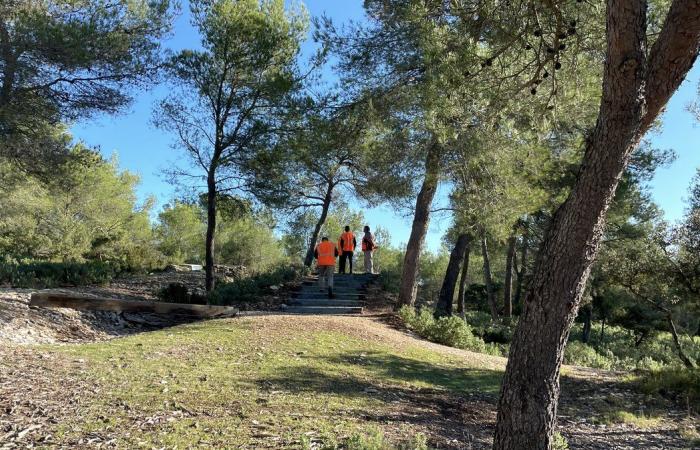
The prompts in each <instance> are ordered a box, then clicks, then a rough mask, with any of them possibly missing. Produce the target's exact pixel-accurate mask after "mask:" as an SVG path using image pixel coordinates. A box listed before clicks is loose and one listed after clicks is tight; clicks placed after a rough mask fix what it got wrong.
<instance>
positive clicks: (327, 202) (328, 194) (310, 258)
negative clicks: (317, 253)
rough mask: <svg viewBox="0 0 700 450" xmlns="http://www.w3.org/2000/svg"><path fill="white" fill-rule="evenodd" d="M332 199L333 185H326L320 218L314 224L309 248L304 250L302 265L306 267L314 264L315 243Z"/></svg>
mask: <svg viewBox="0 0 700 450" xmlns="http://www.w3.org/2000/svg"><path fill="white" fill-rule="evenodd" d="M332 198H333V184H332V183H328V190H327V191H326V195H325V197H324V198H323V206H321V216H320V217H319V218H318V222H316V226H315V227H314V231H313V234H312V235H311V242H310V243H309V248H308V249H307V250H306V257H305V258H304V265H305V266H306V267H311V263H313V262H314V250H315V249H316V242H318V234H319V233H320V232H321V227H322V226H323V224H324V223H326V218H327V217H328V209H330V206H331V199H332Z"/></svg>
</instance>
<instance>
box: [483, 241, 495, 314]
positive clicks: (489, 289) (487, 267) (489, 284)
mask: <svg viewBox="0 0 700 450" xmlns="http://www.w3.org/2000/svg"><path fill="white" fill-rule="evenodd" d="M481 256H482V257H483V258H484V284H485V285H486V294H487V296H488V301H489V308H490V309H491V319H493V320H496V319H498V307H497V306H496V292H494V290H493V277H492V276H491V260H490V258H489V249H488V247H487V245H486V236H481Z"/></svg>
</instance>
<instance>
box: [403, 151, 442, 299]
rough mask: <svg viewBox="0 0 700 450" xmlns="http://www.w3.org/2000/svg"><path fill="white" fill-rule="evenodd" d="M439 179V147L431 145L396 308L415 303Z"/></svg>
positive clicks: (407, 247) (417, 200) (405, 257)
mask: <svg viewBox="0 0 700 450" xmlns="http://www.w3.org/2000/svg"><path fill="white" fill-rule="evenodd" d="M439 178H440V147H439V146H438V144H432V145H431V146H430V148H429V149H428V155H427V156H426V159H425V179H424V180H423V185H422V186H421V189H420V192H419V193H418V198H417V199H416V212H415V214H414V216H413V225H412V226H411V236H410V238H409V239H408V245H407V246H406V254H405V255H404V259H403V270H402V272H401V284H400V286H399V299H398V306H402V305H409V306H413V304H414V303H415V302H416V290H417V280H418V263H419V260H420V252H421V249H422V247H423V241H425V235H426V233H427V232H428V222H429V220H430V205H431V204H432V203H433V197H434V196H435V191H436V190H437V186H438V179H439Z"/></svg>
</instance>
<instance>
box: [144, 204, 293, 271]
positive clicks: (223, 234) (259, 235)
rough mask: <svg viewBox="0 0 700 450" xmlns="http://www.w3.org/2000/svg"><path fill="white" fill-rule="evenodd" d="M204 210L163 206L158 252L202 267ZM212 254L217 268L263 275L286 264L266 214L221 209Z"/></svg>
mask: <svg viewBox="0 0 700 450" xmlns="http://www.w3.org/2000/svg"><path fill="white" fill-rule="evenodd" d="M203 208H204V207H203V206H201V205H196V204H187V203H180V202H175V203H174V204H173V205H172V206H170V205H166V207H165V209H164V210H163V212H161V213H160V214H159V216H158V224H157V225H156V227H155V231H156V235H157V236H158V248H159V250H160V251H161V252H162V253H163V254H164V255H165V256H166V257H167V258H168V260H169V262H172V263H176V264H178V263H182V262H187V263H195V264H201V263H202V262H203V260H204V236H205V232H206V225H205V222H204V220H205V216H206V211H205V210H204V209H203ZM217 217H218V219H217V228H216V231H217V236H218V238H217V240H216V242H215V247H214V249H215V250H214V253H215V254H216V255H217V261H218V263H220V264H226V265H232V266H244V267H246V269H248V270H249V271H250V272H265V271H267V270H269V269H270V268H272V267H274V266H275V265H279V264H281V263H282V262H284V261H285V260H286V258H285V257H284V254H283V250H282V246H281V244H280V242H279V241H278V239H277V238H276V237H275V235H274V232H273V225H274V224H273V223H272V221H271V219H270V217H269V214H268V213H267V212H265V211H262V212H256V211H253V210H252V209H249V208H242V209H239V208H232V207H227V205H226V203H224V207H223V208H220V211H219V214H218V215H217Z"/></svg>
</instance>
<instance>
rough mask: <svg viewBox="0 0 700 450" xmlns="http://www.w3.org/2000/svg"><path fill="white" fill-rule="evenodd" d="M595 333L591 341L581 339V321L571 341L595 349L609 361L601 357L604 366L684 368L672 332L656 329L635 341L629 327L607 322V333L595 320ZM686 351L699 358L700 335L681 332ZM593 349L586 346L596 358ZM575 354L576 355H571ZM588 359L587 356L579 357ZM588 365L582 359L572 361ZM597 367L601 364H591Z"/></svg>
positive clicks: (617, 368)
mask: <svg viewBox="0 0 700 450" xmlns="http://www.w3.org/2000/svg"><path fill="white" fill-rule="evenodd" d="M593 330H594V331H593V333H591V337H590V342H589V343H588V344H584V343H583V342H581V339H582V334H583V333H582V325H581V324H575V325H574V327H573V329H572V330H571V336H570V337H569V345H570V346H571V345H572V344H574V342H577V343H578V344H580V345H581V346H585V347H587V348H588V349H591V350H594V351H595V352H596V353H597V354H598V355H600V356H602V357H603V358H604V359H606V360H607V362H602V361H600V360H599V361H598V363H599V364H601V366H600V367H601V368H610V369H615V370H636V369H639V370H659V369H661V368H664V367H677V368H679V369H681V368H683V367H684V366H683V363H682V361H681V360H680V358H679V357H678V353H677V350H676V347H675V344H674V342H673V338H672V337H671V333H668V332H665V331H655V332H653V333H651V334H650V335H649V336H648V337H646V339H644V340H643V341H641V343H637V342H635V339H636V336H635V334H634V332H633V331H632V330H630V329H627V328H624V327H621V326H615V325H613V326H610V325H608V326H606V327H605V333H604V334H603V333H601V332H600V330H601V326H600V324H599V323H597V322H594V323H593ZM680 339H681V343H682V345H683V350H684V352H685V353H686V354H687V355H688V356H689V357H690V358H691V359H692V360H694V361H700V337H698V336H695V337H690V336H687V335H682V336H680ZM591 350H585V351H586V352H587V353H589V356H591V357H592V358H593V359H599V358H598V357H596V356H595V355H594V354H593V353H591ZM572 356H574V355H572ZM579 361H585V358H583V359H581V358H579ZM571 364H580V365H586V364H584V363H583V362H580V363H579V362H577V363H571ZM592 367H598V366H592Z"/></svg>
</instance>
